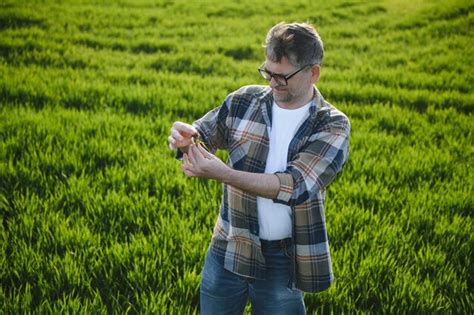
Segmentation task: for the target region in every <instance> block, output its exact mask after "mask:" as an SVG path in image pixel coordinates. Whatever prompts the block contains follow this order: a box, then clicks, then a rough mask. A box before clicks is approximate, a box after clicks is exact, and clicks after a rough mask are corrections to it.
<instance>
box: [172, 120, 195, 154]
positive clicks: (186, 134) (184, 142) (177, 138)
mask: <svg viewBox="0 0 474 315" xmlns="http://www.w3.org/2000/svg"><path fill="white" fill-rule="evenodd" d="M197 133H198V131H197V130H196V128H194V127H193V126H192V125H190V124H186V123H183V122H180V121H176V122H175V123H173V126H172V127H171V131H170V136H169V137H168V144H169V148H170V150H176V149H183V150H182V151H183V152H186V151H187V147H188V146H189V145H190V144H191V143H192V137H193V135H195V134H197Z"/></svg>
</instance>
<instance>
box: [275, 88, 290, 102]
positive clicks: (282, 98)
mask: <svg viewBox="0 0 474 315" xmlns="http://www.w3.org/2000/svg"><path fill="white" fill-rule="evenodd" d="M273 99H274V100H275V101H278V102H288V101H289V100H290V99H291V96H290V95H289V94H288V91H278V90H273Z"/></svg>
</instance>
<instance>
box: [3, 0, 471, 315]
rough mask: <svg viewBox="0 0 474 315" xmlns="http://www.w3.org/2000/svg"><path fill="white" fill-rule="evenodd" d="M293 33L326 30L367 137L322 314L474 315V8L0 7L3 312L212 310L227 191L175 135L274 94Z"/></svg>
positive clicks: (333, 237) (334, 223)
mask: <svg viewBox="0 0 474 315" xmlns="http://www.w3.org/2000/svg"><path fill="white" fill-rule="evenodd" d="M280 21H286V22H293V21H309V22H311V23H313V24H314V25H315V26H316V28H317V29H318V31H319V32H320V34H321V37H322V38H323V40H324V43H325V50H326V55H325V61H324V64H323V67H322V76H321V79H320V81H319V82H318V84H317V86H318V88H319V89H320V91H321V93H322V94H323V95H324V96H325V98H326V100H328V101H329V102H330V103H332V104H333V105H335V106H336V107H337V108H339V109H340V110H342V111H343V112H345V113H346V114H347V115H348V117H349V118H350V120H351V124H352V136H351V149H350V158H349V162H348V163H347V165H346V167H345V169H344V171H343V173H342V174H341V175H340V176H339V177H338V178H337V179H336V181H335V182H334V183H333V184H332V185H331V186H329V188H328V191H327V203H326V218H327V225H328V233H329V239H330V246H331V254H332V261H333V269H334V273H335V278H336V280H335V282H334V285H333V286H332V287H331V288H330V289H329V290H327V291H325V292H323V293H319V294H306V295H305V302H306V307H307V311H308V314H340V313H345V314H354V313H361V314H362V313H369V314H379V313H380V314H473V313H474V292H473V291H474V258H473V257H474V220H473V217H474V213H473V208H474V202H473V199H474V198H473V183H474V178H473V166H474V163H473V162H474V161H473V154H474V150H473V147H474V136H473V131H474V123H473V120H472V112H473V110H474V93H473V86H474V42H473V38H474V36H473V35H474V3H473V2H472V1H469V0H466V1H461V0H459V1H457V0H453V1H449V0H447V1H440V0H435V1H428V0H426V1H424V0H386V1H342V0H335V1H323V0H311V1H309V0H308V1H305V0H292V1H288V0H284V1H283V0H274V1H258V0H241V1H232V0H209V1H184V0H180V1H167V0H163V1H138V0H137V1H133V0H122V1H98V0H97V1H94V0H91V1H52V0H51V1H18V0H1V1H0V213H1V216H0V219H1V224H0V231H1V239H0V247H1V253H0V264H1V267H0V281H1V288H0V313H2V314H3V313H5V314H22V313H41V314H44V313H84V314H91V313H93V314H96V313H117V314H137V313H154V314H197V313H199V283H200V272H201V268H202V265H203V262H204V254H205V252H206V250H207V247H208V245H209V241H210V237H211V233H212V228H213V225H214V222H215V220H216V218H217V215H218V207H219V203H220V199H221V186H220V184H218V183H216V182H214V181H206V180H200V179H189V178H187V177H186V176H185V175H184V174H183V173H182V172H181V170H180V162H179V161H177V160H175V159H174V153H173V152H171V151H170V150H169V149H168V145H167V137H168V132H169V129H170V127H171V124H172V122H173V121H176V120H181V121H185V122H189V123H191V122H192V121H194V120H195V119H197V118H199V117H201V116H202V115H203V114H205V113H206V112H207V111H209V110H211V109H212V108H214V107H216V106H218V105H220V103H221V102H222V101H223V100H224V98H225V96H226V95H227V94H228V93H230V92H232V91H234V90H235V89H237V88H239V87H240V86H243V85H247V84H266V82H265V81H264V80H263V79H261V78H260V76H259V74H258V72H257V68H258V67H259V66H260V65H261V63H262V62H263V61H264V59H265V57H264V51H263V48H262V43H263V41H264V38H265V35H266V33H267V31H268V29H269V28H270V27H271V26H273V25H274V24H276V23H278V22H280ZM226 154H227V153H226V152H218V155H219V157H221V158H222V159H226V156H227V155H226ZM246 312H250V307H247V309H246Z"/></svg>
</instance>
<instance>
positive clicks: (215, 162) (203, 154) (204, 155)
mask: <svg viewBox="0 0 474 315" xmlns="http://www.w3.org/2000/svg"><path fill="white" fill-rule="evenodd" d="M183 161H184V162H183V164H182V165H181V169H182V170H183V172H184V173H185V174H186V175H187V176H190V177H201V178H211V179H215V180H218V181H221V182H222V181H224V178H225V176H226V174H227V173H228V172H229V171H230V170H231V169H230V167H228V166H227V165H226V164H225V163H224V162H222V161H221V160H220V159H219V158H218V157H216V156H215V155H213V154H211V153H209V152H207V151H206V150H205V149H204V148H203V147H202V146H200V145H195V144H191V145H190V146H189V149H188V153H187V154H186V153H185V154H184V159H183Z"/></svg>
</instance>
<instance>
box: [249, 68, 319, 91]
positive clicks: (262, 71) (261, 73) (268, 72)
mask: <svg viewBox="0 0 474 315" xmlns="http://www.w3.org/2000/svg"><path fill="white" fill-rule="evenodd" d="M264 65H265V63H263V64H262V65H261V66H260V67H259V68H258V72H259V73H260V75H261V76H262V77H263V79H264V80H266V81H268V82H270V81H271V80H272V79H274V78H275V76H276V77H277V78H276V79H275V80H276V81H277V82H278V83H281V82H280V80H279V79H280V78H281V79H283V80H285V84H284V85H282V84H280V86H287V85H288V80H289V79H291V78H292V77H293V76H295V75H296V74H298V73H299V72H301V71H302V70H303V69H305V68H306V67H312V66H314V65H316V63H313V64H307V65H305V66H303V67H301V68H299V69H298V70H296V71H295V72H292V73H289V74H287V75H284V74H281V73H274V72H271V71H268V70H267V69H265V68H263V66H264ZM264 73H267V74H269V75H270V79H267V78H266V77H265V75H264Z"/></svg>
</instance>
